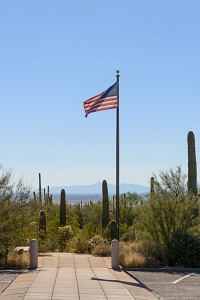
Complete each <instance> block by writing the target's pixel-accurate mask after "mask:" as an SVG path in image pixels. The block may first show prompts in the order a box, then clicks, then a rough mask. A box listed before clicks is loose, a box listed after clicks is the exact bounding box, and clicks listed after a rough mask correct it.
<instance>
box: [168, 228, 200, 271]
mask: <svg viewBox="0 0 200 300" xmlns="http://www.w3.org/2000/svg"><path fill="white" fill-rule="evenodd" d="M166 256H167V259H168V264H169V265H171V266H180V267H187V268H190V267H191V268H196V267H200V238H199V236H196V235H194V234H192V233H190V232H187V231H176V232H175V233H174V234H173V236H172V239H171V241H170V243H169V244H168V245H167V248H166Z"/></svg>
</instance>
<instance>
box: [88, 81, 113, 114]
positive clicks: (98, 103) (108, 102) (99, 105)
mask: <svg viewBox="0 0 200 300" xmlns="http://www.w3.org/2000/svg"><path fill="white" fill-rule="evenodd" d="M83 105H84V110H85V117H86V118H87V116H88V115H89V114H90V113H93V112H96V111H100V110H107V109H112V108H117V107H118V101H117V82H116V83H114V84H113V85H111V86H110V87H109V88H108V89H107V90H105V91H104V92H102V93H100V94H98V95H97V96H94V97H92V98H90V99H88V100H86V101H84V102H83Z"/></svg>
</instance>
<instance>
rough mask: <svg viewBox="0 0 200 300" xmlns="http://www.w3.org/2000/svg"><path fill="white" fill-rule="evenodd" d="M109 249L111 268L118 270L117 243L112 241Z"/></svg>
mask: <svg viewBox="0 0 200 300" xmlns="http://www.w3.org/2000/svg"><path fill="white" fill-rule="evenodd" d="M111 245H112V247H111V267H112V268H113V269H119V241H118V240H112V244H111Z"/></svg>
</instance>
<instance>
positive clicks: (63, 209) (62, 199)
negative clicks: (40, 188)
mask: <svg viewBox="0 0 200 300" xmlns="http://www.w3.org/2000/svg"><path fill="white" fill-rule="evenodd" d="M65 225H66V195H65V190H64V189H62V190H61V194H60V227H61V226H65Z"/></svg>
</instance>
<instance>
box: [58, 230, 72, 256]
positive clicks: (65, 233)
mask: <svg viewBox="0 0 200 300" xmlns="http://www.w3.org/2000/svg"><path fill="white" fill-rule="evenodd" d="M58 233H59V251H64V250H67V241H69V240H70V239H71V238H72V236H73V234H74V233H73V231H72V228H71V226H70V225H66V226H62V227H59V228H58Z"/></svg>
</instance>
